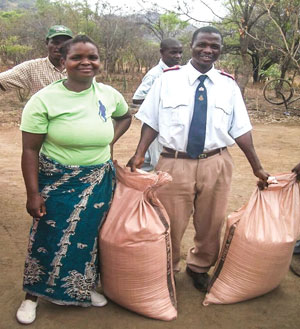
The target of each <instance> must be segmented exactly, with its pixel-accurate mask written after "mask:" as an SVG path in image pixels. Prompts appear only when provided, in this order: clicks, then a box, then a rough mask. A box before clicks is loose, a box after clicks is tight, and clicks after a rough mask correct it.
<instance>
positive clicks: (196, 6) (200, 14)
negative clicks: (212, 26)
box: [88, 0, 225, 21]
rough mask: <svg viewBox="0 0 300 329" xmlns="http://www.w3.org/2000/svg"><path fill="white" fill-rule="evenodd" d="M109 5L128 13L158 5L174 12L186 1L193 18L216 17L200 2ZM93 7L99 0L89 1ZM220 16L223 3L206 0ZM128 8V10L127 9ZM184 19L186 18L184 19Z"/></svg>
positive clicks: (131, 0)
mask: <svg viewBox="0 0 300 329" xmlns="http://www.w3.org/2000/svg"><path fill="white" fill-rule="evenodd" d="M108 1H109V3H110V4H111V5H113V6H120V7H122V10H123V11H124V12H125V13H126V12H127V13H133V12H134V11H137V12H138V11H141V10H142V8H147V7H148V8H151V4H153V3H158V4H159V5H160V6H161V7H163V8H165V9H168V10H172V9H174V8H176V5H177V3H178V1H179V2H181V3H183V2H184V1H185V2H186V3H187V4H188V5H189V6H190V8H191V16H192V17H194V18H196V19H197V20H200V21H211V20H213V19H214V17H215V16H214V15H213V14H212V12H211V10H209V9H208V8H207V7H206V6H205V5H204V4H202V3H201V1H200V0H147V1H143V0H108ZM88 2H89V3H90V4H91V5H94V4H95V3H96V2H97V0H88ZM204 2H205V3H207V4H208V5H209V6H210V7H211V8H212V9H213V10H214V11H215V12H216V13H217V14H218V15H220V16H223V15H224V13H225V10H224V8H223V7H222V1H220V0H219V1H217V0H204ZM126 7H128V9H126ZM183 18H184V17H183Z"/></svg>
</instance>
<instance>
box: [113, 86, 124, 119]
mask: <svg viewBox="0 0 300 329" xmlns="http://www.w3.org/2000/svg"><path fill="white" fill-rule="evenodd" d="M115 100H116V109H115V111H113V113H112V117H113V118H116V117H121V116H123V115H124V114H126V113H127V112H128V105H127V103H126V101H125V99H124V97H123V95H122V94H121V93H119V92H118V91H117V90H115Z"/></svg>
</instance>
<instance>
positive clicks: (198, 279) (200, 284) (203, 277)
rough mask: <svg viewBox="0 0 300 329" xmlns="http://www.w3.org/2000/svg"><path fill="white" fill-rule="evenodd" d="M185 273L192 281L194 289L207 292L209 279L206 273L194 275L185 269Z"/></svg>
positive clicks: (194, 273) (187, 268)
mask: <svg viewBox="0 0 300 329" xmlns="http://www.w3.org/2000/svg"><path fill="white" fill-rule="evenodd" d="M186 273H187V274H188V275H189V276H190V277H191V278H192V279H193V282H194V287H195V288H196V289H198V290H200V291H201V292H207V287H208V283H209V280H210V277H209V275H208V274H207V273H196V272H194V271H192V270H191V269H190V268H189V267H186Z"/></svg>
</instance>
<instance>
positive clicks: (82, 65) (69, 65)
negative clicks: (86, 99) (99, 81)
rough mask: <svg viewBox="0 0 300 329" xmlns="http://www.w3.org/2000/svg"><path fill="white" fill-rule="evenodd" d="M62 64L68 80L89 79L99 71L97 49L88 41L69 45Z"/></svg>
mask: <svg viewBox="0 0 300 329" xmlns="http://www.w3.org/2000/svg"><path fill="white" fill-rule="evenodd" d="M63 64H64V66H65V68H66V70H67V74H68V80H73V81H80V82H82V81H89V80H90V79H92V78H93V77H94V76H95V75H96V74H97V73H98V72H99V67H100V59H99V53H98V49H97V48H96V47H95V46H94V45H93V44H92V43H89V42H87V43H83V42H78V43H75V44H73V45H71V47H70V49H69V51H68V53H67V56H66V59H63Z"/></svg>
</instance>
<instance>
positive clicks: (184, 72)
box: [127, 26, 269, 291]
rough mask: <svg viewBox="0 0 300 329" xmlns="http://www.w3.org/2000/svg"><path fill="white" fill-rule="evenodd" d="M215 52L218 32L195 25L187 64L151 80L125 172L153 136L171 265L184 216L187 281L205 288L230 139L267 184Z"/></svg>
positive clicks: (235, 92) (237, 95)
mask: <svg viewBox="0 0 300 329" xmlns="http://www.w3.org/2000/svg"><path fill="white" fill-rule="evenodd" d="M221 49H222V36H221V33H220V32H219V30H217V29H216V28H214V27H212V26H207V27H202V28H200V29H198V30H196V31H195V32H194V34H193V37H192V41H191V51H192V59H191V61H190V62H189V63H188V64H186V65H184V66H182V67H178V68H176V69H174V70H170V71H167V72H165V73H163V74H162V75H161V77H160V78H158V79H157V80H156V81H155V83H154V85H153V87H152V88H151V90H150V92H149V94H148V95H147V97H146V99H145V101H144V102H143V104H142V105H141V107H140V109H139V111H138V113H137V114H136V117H137V118H138V119H139V120H141V121H142V122H143V123H144V124H143V127H142V131H141V137H140V141H139V144H138V146H137V149H136V152H135V154H134V155H133V157H132V158H131V159H130V160H129V162H128V164H127V165H128V166H130V167H131V170H132V171H135V170H136V168H139V167H140V166H141V165H142V164H143V161H144V155H145V152H146V150H147V148H148V146H149V145H150V143H151V142H152V141H153V140H154V138H156V137H157V136H158V140H159V142H160V143H161V144H162V145H163V151H162V153H161V155H160V158H159V161H158V164H157V166H156V170H159V171H165V172H168V173H169V174H170V175H171V176H172V178H173V180H172V182H171V183H169V184H167V185H166V186H163V187H161V188H160V189H159V190H158V191H157V196H158V198H159V200H160V201H161V202H162V204H163V205H164V207H165V208H166V211H167V213H168V215H169V217H170V222H171V240H172V253H173V268H174V271H175V272H178V271H179V270H180V245H181V240H182V237H183V234H184V232H185V230H186V228H187V225H188V222H189V219H190V217H191V216H192V218H193V223H194V228H195V236H194V246H193V247H192V248H191V249H190V250H189V252H188V255H187V260H186V262H187V267H186V272H187V274H188V275H189V276H190V277H191V278H192V280H193V283H194V286H195V287H196V288H197V289H198V290H200V291H206V289H207V286H208V282H209V275H208V273H207V272H208V271H209V270H210V268H211V267H212V266H213V265H214V264H215V262H216V260H217V257H218V253H219V248H220V234H221V229H222V226H223V221H224V219H225V215H226V208H227V202H228V196H229V192H230V186H231V178H232V171H233V161H232V158H231V156H230V154H229V152H228V149H227V147H228V146H232V145H233V144H234V143H237V144H238V146H239V147H240V148H241V150H242V151H243V152H244V154H245V156H246V158H247V160H248V162H249V164H250V165H251V168H252V170H253V173H254V175H255V176H256V177H258V178H259V180H260V185H261V188H264V187H265V186H267V179H268V176H269V175H268V174H267V173H266V172H265V171H264V170H263V168H262V166H261V164H260V161H259V159H258V157H257V155H256V152H255V149H254V146H253V141H252V134H251V130H252V126H251V123H250V120H249V116H248V113H247V110H246V106H245V104H244V101H243V98H242V95H241V92H240V89H239V87H238V85H237V83H236V82H235V80H234V79H233V77H231V76H230V75H228V74H227V73H224V72H221V71H218V70H216V69H215V67H214V63H215V61H216V60H217V59H218V58H219V56H220V54H221Z"/></svg>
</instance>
